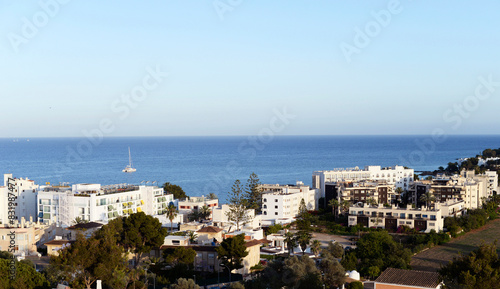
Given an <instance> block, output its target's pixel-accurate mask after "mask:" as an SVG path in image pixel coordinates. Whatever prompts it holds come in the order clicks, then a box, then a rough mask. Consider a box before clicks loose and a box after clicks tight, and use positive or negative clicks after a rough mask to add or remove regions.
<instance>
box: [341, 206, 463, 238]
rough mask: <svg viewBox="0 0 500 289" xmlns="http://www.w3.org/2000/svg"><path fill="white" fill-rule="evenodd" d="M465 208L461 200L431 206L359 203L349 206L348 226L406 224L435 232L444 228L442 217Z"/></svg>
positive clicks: (392, 225)
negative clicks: (402, 206)
mask: <svg viewBox="0 0 500 289" xmlns="http://www.w3.org/2000/svg"><path fill="white" fill-rule="evenodd" d="M464 208H465V202H464V201H463V200H456V199H455V200H449V201H447V202H445V203H437V204H436V205H435V206H434V207H433V208H426V207H422V208H418V209H414V208H398V207H396V206H395V205H392V206H391V207H385V206H383V205H378V206H370V205H368V204H359V205H354V206H351V207H349V220H348V223H349V226H354V225H357V224H360V225H363V226H364V227H380V228H384V229H388V230H392V231H395V230H397V228H398V227H399V226H403V225H404V226H408V227H410V228H414V229H415V230H417V231H425V232H426V233H428V232H430V231H431V230H435V231H436V232H439V231H442V230H443V228H444V217H448V216H457V215H461V214H462V213H463V211H464Z"/></svg>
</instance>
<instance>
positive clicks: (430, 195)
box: [420, 189, 436, 207]
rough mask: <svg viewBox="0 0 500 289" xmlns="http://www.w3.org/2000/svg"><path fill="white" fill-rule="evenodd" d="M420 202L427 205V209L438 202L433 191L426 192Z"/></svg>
mask: <svg viewBox="0 0 500 289" xmlns="http://www.w3.org/2000/svg"><path fill="white" fill-rule="evenodd" d="M420 201H421V202H424V203H425V206H426V207H429V203H433V202H435V201H436V197H435V196H434V191H433V190H432V189H430V190H428V191H426V192H425V193H423V194H422V195H421V196H420Z"/></svg>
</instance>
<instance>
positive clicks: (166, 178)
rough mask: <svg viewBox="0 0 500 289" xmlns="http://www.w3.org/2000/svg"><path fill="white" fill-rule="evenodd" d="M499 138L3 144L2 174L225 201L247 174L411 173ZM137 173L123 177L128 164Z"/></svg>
mask: <svg viewBox="0 0 500 289" xmlns="http://www.w3.org/2000/svg"><path fill="white" fill-rule="evenodd" d="M499 147H500V135H452V136H450V135H448V136H438V135H436V136H431V135H400V136H394V135H391V136H270V135H260V136H218V137H114V138H99V137H90V138H30V139H26V138H20V139H12V138H2V139H0V173H1V174H5V173H12V174H13V176H14V177H18V178H20V177H22V178H29V179H31V180H34V181H35V182H36V183H37V184H39V185H45V184H48V183H50V184H65V185H72V184H77V183H99V184H101V185H115V184H137V185H140V184H142V185H159V186H161V185H162V184H164V183H165V182H170V183H172V184H176V185H179V186H181V187H182V188H183V190H184V191H185V192H186V193H187V195H189V196H202V195H205V196H206V195H208V194H209V193H215V194H216V195H217V196H218V197H219V198H220V200H221V201H222V202H225V201H227V197H228V192H230V191H231V187H232V185H233V184H234V182H235V180H240V181H241V182H242V183H243V184H244V183H245V182H246V181H247V179H248V177H249V175H250V174H251V173H255V174H257V176H258V177H259V179H260V181H261V182H262V183H266V184H295V183H296V182H298V181H301V182H303V183H304V184H306V185H311V181H312V173H313V171H319V170H333V169H336V168H355V167H359V168H360V169H362V168H364V167H365V166H369V165H380V166H382V167H388V166H394V165H402V166H407V167H410V168H413V169H415V171H432V170H435V169H437V168H438V167H439V166H443V167H446V165H447V164H448V163H449V162H455V161H457V159H458V158H464V157H471V156H476V155H477V154H480V153H481V152H482V151H483V150H484V149H487V148H499ZM129 148H130V151H131V159H132V164H133V167H134V168H136V169H137V171H136V172H134V173H124V172H122V170H123V169H124V168H125V166H126V165H128V163H129V153H128V152H129Z"/></svg>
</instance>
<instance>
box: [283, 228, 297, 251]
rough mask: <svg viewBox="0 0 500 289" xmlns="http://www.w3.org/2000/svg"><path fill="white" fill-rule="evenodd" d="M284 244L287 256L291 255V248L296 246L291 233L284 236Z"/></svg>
mask: <svg viewBox="0 0 500 289" xmlns="http://www.w3.org/2000/svg"><path fill="white" fill-rule="evenodd" d="M285 244H286V247H287V248H288V256H290V255H291V254H293V248H295V247H296V246H297V237H296V236H295V235H294V234H293V233H292V232H287V233H286V234H285Z"/></svg>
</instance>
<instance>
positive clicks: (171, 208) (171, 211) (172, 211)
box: [166, 204, 177, 233]
mask: <svg viewBox="0 0 500 289" xmlns="http://www.w3.org/2000/svg"><path fill="white" fill-rule="evenodd" d="M166 214H167V218H168V219H169V220H170V233H172V229H173V224H172V221H173V220H174V219H175V217H177V208H176V207H175V205H174V204H170V205H168V207H167V213H166Z"/></svg>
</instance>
